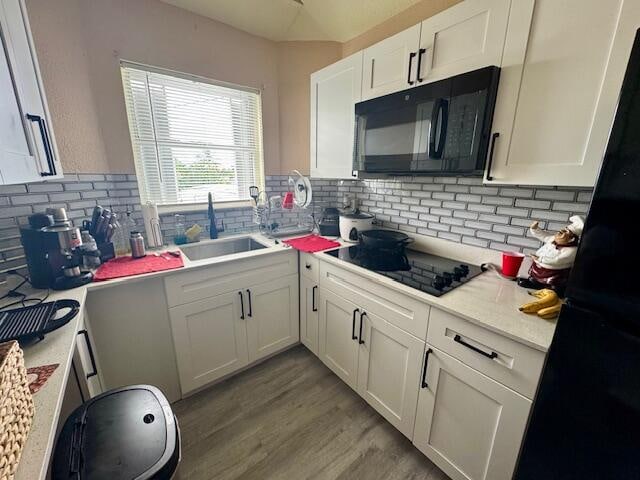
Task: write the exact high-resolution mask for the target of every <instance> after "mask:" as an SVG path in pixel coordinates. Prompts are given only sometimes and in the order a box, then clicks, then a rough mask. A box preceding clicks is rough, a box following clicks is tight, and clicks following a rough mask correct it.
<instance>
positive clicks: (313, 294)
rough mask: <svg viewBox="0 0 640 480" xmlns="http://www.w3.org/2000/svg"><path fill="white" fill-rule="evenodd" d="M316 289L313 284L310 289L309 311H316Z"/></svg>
mask: <svg viewBox="0 0 640 480" xmlns="http://www.w3.org/2000/svg"><path fill="white" fill-rule="evenodd" d="M317 289H318V286H317V285H314V286H313V288H312V289H311V311H313V312H317V311H318V307H316V290H317Z"/></svg>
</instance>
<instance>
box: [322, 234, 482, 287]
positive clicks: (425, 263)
mask: <svg viewBox="0 0 640 480" xmlns="http://www.w3.org/2000/svg"><path fill="white" fill-rule="evenodd" d="M325 254H326V255H331V256H333V257H336V258H339V259H340V260H343V261H345V262H349V263H353V264H354V265H358V266H359V267H362V268H366V269H367V270H372V271H374V272H376V273H379V274H380V275H384V276H385V277H389V278H391V279H393V280H395V281H397V282H400V283H402V284H404V285H407V286H409V287H413V288H417V289H418V290H421V291H423V292H426V293H429V294H431V295H434V296H436V297H439V296H441V295H444V294H445V293H447V292H449V291H451V290H453V289H454V288H456V287H459V286H460V285H462V284H463V283H466V282H468V281H469V280H471V279H472V278H473V277H476V276H478V275H480V274H481V273H482V269H481V268H480V267H479V266H477V265H470V264H468V263H462V262H459V261H457V260H452V259H450V258H444V257H438V256H436V255H430V254H428V253H422V252H417V251H415V250H404V251H400V252H387V251H375V250H374V251H372V250H370V249H365V248H364V247H362V246H361V245H354V246H351V247H344V248H339V249H337V250H332V251H330V252H325Z"/></svg>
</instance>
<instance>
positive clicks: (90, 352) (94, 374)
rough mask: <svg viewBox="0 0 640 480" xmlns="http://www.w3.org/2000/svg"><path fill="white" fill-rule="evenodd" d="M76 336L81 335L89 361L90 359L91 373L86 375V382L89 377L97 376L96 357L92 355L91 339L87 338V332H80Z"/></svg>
mask: <svg viewBox="0 0 640 480" xmlns="http://www.w3.org/2000/svg"><path fill="white" fill-rule="evenodd" d="M78 335H83V336H84V340H85V342H86V344H87V350H88V351H89V359H91V369H92V370H93V372H91V373H87V380H89V379H90V378H91V377H95V376H96V375H97V374H98V367H97V366H96V357H94V355H93V348H92V347H91V339H90V338H89V332H87V331H86V330H80V331H79V332H78Z"/></svg>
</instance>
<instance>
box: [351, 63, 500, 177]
mask: <svg viewBox="0 0 640 480" xmlns="http://www.w3.org/2000/svg"><path fill="white" fill-rule="evenodd" d="M499 78H500V68H498V67H486V68H482V69H479V70H474V71H472V72H468V73H463V74H461V75H456V76H455V77H451V78H447V79H445V80H439V81H437V82H433V83H429V84H426V85H423V86H420V87H415V88H410V89H408V90H404V91H402V92H397V93H392V94H389V95H385V96H384V97H379V98H373V99H371V100H367V101H365V102H360V103H358V104H356V106H355V109H356V111H355V113H356V134H355V137H356V138H355V153H354V160H353V163H354V165H353V169H354V170H355V171H358V172H360V173H371V174H395V175H470V176H471V175H475V176H481V175H482V173H483V171H484V166H485V162H486V158H487V150H488V148H489V143H490V141H489V140H490V136H491V121H492V119H493V110H494V106H495V102H496V94H497V91H498V81H499Z"/></svg>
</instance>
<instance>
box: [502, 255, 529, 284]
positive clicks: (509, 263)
mask: <svg viewBox="0 0 640 480" xmlns="http://www.w3.org/2000/svg"><path fill="white" fill-rule="evenodd" d="M522 260H524V254H523V253H520V252H502V274H503V275H504V276H505V277H511V278H515V277H517V276H518V271H519V270H520V266H521V265H522Z"/></svg>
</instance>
